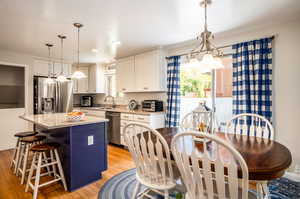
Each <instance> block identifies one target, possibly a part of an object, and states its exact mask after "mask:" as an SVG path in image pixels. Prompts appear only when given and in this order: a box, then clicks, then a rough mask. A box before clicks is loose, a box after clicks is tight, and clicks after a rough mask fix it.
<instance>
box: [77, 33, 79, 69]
mask: <svg viewBox="0 0 300 199" xmlns="http://www.w3.org/2000/svg"><path fill="white" fill-rule="evenodd" d="M77 28H78V34H77V70H79V31H80V27H77Z"/></svg>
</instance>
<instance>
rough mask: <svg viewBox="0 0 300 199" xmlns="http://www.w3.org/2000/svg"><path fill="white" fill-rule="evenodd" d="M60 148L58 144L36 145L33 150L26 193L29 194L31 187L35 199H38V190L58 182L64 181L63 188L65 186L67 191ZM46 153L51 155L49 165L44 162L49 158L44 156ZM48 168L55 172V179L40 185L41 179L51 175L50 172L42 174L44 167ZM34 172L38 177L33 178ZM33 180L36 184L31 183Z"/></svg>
mask: <svg viewBox="0 0 300 199" xmlns="http://www.w3.org/2000/svg"><path fill="white" fill-rule="evenodd" d="M58 147H59V144H58V143H44V144H38V145H34V146H33V147H32V148H31V151H33V159H32V163H31V167H30V171H29V176H28V180H27V184H26V189H25V192H27V191H28V188H29V187H31V188H32V190H33V199H36V198H37V194H38V189H39V188H40V187H43V186H46V185H49V184H52V183H54V182H57V181H62V183H63V186H64V188H65V190H66V191H67V184H66V180H65V176H64V172H63V168H62V165H61V161H60V158H59V155H58V152H57V149H58ZM46 152H47V153H48V152H49V153H50V162H49V163H44V161H43V158H47V157H44V155H43V154H46ZM47 166H51V167H52V170H53V171H52V172H53V173H54V179H53V180H51V181H48V182H45V183H43V184H39V183H40V177H41V176H44V175H47V174H48V173H49V171H48V172H46V173H42V174H41V169H42V168H43V167H47ZM56 166H57V167H58V173H57V172H56ZM34 170H36V175H35V176H34V177H33V172H34ZM31 179H34V184H33V183H31Z"/></svg>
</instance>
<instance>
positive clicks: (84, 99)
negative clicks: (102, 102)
mask: <svg viewBox="0 0 300 199" xmlns="http://www.w3.org/2000/svg"><path fill="white" fill-rule="evenodd" d="M80 106H81V107H92V106H93V97H92V96H81V99H80Z"/></svg>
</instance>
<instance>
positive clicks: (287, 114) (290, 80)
mask: <svg viewBox="0 0 300 199" xmlns="http://www.w3.org/2000/svg"><path fill="white" fill-rule="evenodd" d="M270 35H275V40H274V47H273V49H274V53H273V60H274V64H273V69H274V70H273V113H274V118H273V124H274V128H275V131H276V132H275V139H276V140H277V141H279V142H280V143H282V144H283V145H285V146H287V147H288V148H289V150H290V151H291V153H292V156H293V165H295V164H300V153H299V151H300V147H299V140H300V133H299V124H300V116H299V114H300V88H299V85H300V78H299V74H300V56H299V53H300V20H297V21H294V22H289V23H284V24H274V25H268V26H264V27H256V28H252V29H250V30H244V31H242V30H240V31H239V30H236V31H228V32H226V33H221V34H217V35H216V37H215V38H216V39H215V42H214V43H215V44H216V45H217V46H222V45H228V44H233V43H238V42H241V41H247V40H252V39H257V38H261V37H265V36H270ZM193 45H194V42H193V41H188V42H184V43H181V44H176V45H174V46H169V47H168V50H169V55H175V54H177V53H182V52H187V50H188V49H191V47H192V46H193ZM292 167H293V166H292Z"/></svg>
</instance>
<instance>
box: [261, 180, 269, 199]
mask: <svg viewBox="0 0 300 199" xmlns="http://www.w3.org/2000/svg"><path fill="white" fill-rule="evenodd" d="M261 186H262V190H263V194H264V199H269V196H270V193H269V188H268V182H267V181H266V182H262V183H261Z"/></svg>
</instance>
